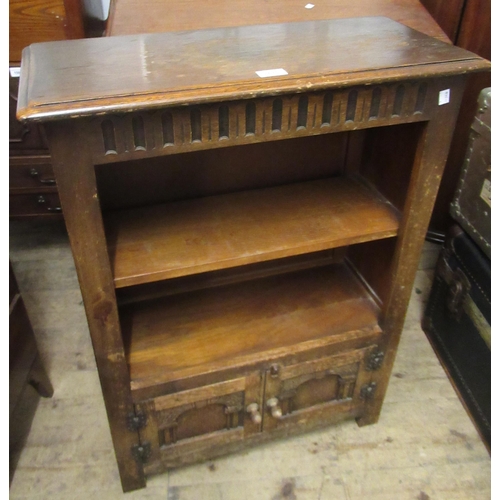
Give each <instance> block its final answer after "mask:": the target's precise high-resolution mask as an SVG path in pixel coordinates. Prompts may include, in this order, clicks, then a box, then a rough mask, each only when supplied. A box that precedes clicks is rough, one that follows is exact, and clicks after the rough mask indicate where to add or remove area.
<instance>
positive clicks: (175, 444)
mask: <svg viewBox="0 0 500 500" xmlns="http://www.w3.org/2000/svg"><path fill="white" fill-rule="evenodd" d="M262 379H263V377H262V376H261V374H260V373H258V372H256V373H252V374H250V375H248V376H245V377H241V378H237V379H233V380H229V381H226V382H220V383H217V384H212V385H208V386H205V387H199V388H196V389H192V390H187V391H181V392H177V393H175V394H168V395H166V396H161V397H158V398H156V399H153V400H150V401H148V402H146V403H142V404H140V405H137V406H136V408H137V410H138V411H139V412H141V413H144V414H146V415H147V423H146V425H145V426H144V427H143V429H141V431H140V435H141V445H143V446H146V447H147V449H148V456H147V459H146V460H145V471H146V472H147V471H148V470H150V471H151V472H153V471H154V470H155V467H160V464H162V466H163V467H165V466H167V467H168V466H170V465H171V466H174V465H179V464H180V463H181V461H182V457H183V456H189V455H192V454H203V452H204V450H207V449H209V448H213V447H216V446H223V445H224V444H229V443H231V442H234V441H241V440H243V439H244V438H245V437H247V436H249V435H251V434H254V433H256V432H260V430H261V421H262V419H261V408H260V404H261V394H262Z"/></svg>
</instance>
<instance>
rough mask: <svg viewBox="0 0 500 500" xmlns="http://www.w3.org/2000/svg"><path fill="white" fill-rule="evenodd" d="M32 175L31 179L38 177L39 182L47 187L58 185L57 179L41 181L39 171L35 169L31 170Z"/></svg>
mask: <svg viewBox="0 0 500 500" xmlns="http://www.w3.org/2000/svg"><path fill="white" fill-rule="evenodd" d="M30 175H31V177H36V179H37V180H38V182H39V183H40V184H45V185H47V184H48V185H50V186H53V185H54V184H55V183H56V180H55V179H40V177H39V174H38V170H36V169H35V168H32V169H31V170H30Z"/></svg>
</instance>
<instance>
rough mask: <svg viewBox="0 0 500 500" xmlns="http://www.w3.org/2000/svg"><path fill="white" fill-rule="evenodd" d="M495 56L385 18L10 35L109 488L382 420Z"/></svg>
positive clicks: (20, 114)
mask: <svg viewBox="0 0 500 500" xmlns="http://www.w3.org/2000/svg"><path fill="white" fill-rule="evenodd" d="M166 48H168V50H166ZM73 61H79V64H78V65H76V66H75V65H74V64H73ZM488 68H489V63H487V62H486V61H484V60H482V59H481V58H480V57H478V56H475V55H473V54H471V53H469V52H467V51H464V50H461V49H458V48H456V47H453V46H452V45H450V44H447V43H444V42H440V41H438V40H436V39H433V38H430V37H428V36H426V35H423V34H421V33H418V32H416V31H413V30H412V29H410V28H407V27H405V26H403V25H401V24H399V23H396V22H394V21H392V20H390V19H387V18H384V17H375V18H358V19H342V20H332V21H330V20H325V21H311V22H304V23H285V24H279V25H261V26H247V27H235V28H220V29H212V30H200V31H193V32H182V33H164V34H150V35H133V36H123V37H108V38H102V39H95V40H85V41H73V42H62V43H53V44H46V45H43V44H42V45H34V46H31V47H30V48H29V49H28V50H26V51H25V53H24V54H23V72H22V75H21V92H20V102H19V107H18V118H19V119H21V120H23V121H30V122H31V121H34V122H37V121H43V122H44V126H45V129H46V132H47V136H48V138H49V142H50V147H51V152H52V154H53V158H54V170H55V173H56V178H57V182H58V187H59V190H60V196H61V202H62V206H63V209H64V214H65V221H66V225H67V229H68V232H69V237H70V241H71V245H72V250H73V253H74V257H75V263H76V267H77V271H78V276H79V280H80V284H81V289H82V294H83V299H84V303H85V308H86V312H87V318H88V322H89V328H90V332H91V336H92V341H93V345H94V350H95V354H96V360H97V365H98V369H99V374H100V377H101V384H102V388H103V394H104V399H105V403H106V408H107V412H108V417H109V423H110V428H111V434H112V438H113V442H114V446H115V451H116V457H117V461H118V465H119V470H120V474H121V479H122V485H123V488H124V490H132V489H134V488H139V487H141V486H144V484H145V479H144V478H145V475H147V474H152V473H156V472H159V471H161V470H164V469H165V468H168V467H175V466H179V465H182V464H187V463H191V462H194V461H199V460H203V459H207V458H210V457H215V456H218V455H221V454H223V453H228V452H230V451H233V450H238V449H241V448H243V447H246V446H248V445H250V444H255V443H259V442H263V441H266V440H269V439H273V438H276V437H279V436H288V435H291V434H294V433H297V432H303V431H305V430H308V429H312V428H315V427H318V426H324V425H329V424H331V423H333V422H336V421H338V420H341V419H345V418H355V419H356V420H357V422H358V423H359V425H365V424H370V423H374V422H376V421H377V419H378V415H379V413H380V409H381V405H382V401H383V399H384V394H385V391H386V387H387V383H388V380H389V376H390V371H391V367H392V364H393V361H394V357H395V353H396V348H397V344H398V340H399V336H400V333H401V329H402V326H403V322H404V316H405V311H406V307H407V304H408V300H409V297H410V292H411V288H412V283H413V279H414V275H415V271H416V268H417V263H418V260H419V255H420V251H421V248H422V244H423V240H424V237H425V234H426V230H427V225H428V222H429V218H430V214H431V210H432V205H433V202H434V199H435V195H436V192H437V189H438V186H439V180H440V176H441V172H442V169H443V166H444V162H445V160H446V155H447V151H448V146H449V142H450V139H451V135H452V131H453V126H454V123H455V119H456V114H457V112H458V108H459V105H460V100H461V96H462V91H463V86H464V84H465V78H466V73H468V72H473V71H481V70H487V69H488ZM277 69H279V71H271V75H273V74H274V75H275V74H276V73H277V74H278V76H269V75H267V76H262V77H261V76H258V73H256V72H257V71H260V70H277ZM284 73H287V74H284ZM55 74H57V80H56V81H55V80H54V79H53V78H51V77H50V75H55ZM54 83H55V84H54Z"/></svg>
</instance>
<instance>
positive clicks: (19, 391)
mask: <svg viewBox="0 0 500 500" xmlns="http://www.w3.org/2000/svg"><path fill="white" fill-rule="evenodd" d="M9 302H10V305H9V481H12V478H13V477H14V472H15V469H16V465H17V461H18V459H19V454H20V453H21V450H22V448H23V446H24V443H25V441H26V438H27V436H28V433H29V430H30V428H31V423H32V421H33V417H34V415H35V411H36V408H37V405H38V401H39V399H40V396H43V397H51V396H52V394H53V392H54V391H53V389H52V385H51V383H50V380H49V378H48V376H47V373H46V372H45V368H44V367H43V364H42V361H41V359H40V354H39V353H38V348H37V345H36V340H35V335H34V333H33V328H32V326H31V322H30V319H29V317H28V313H27V311H26V307H25V305H24V301H23V298H22V296H21V294H20V292H19V288H18V286H17V281H16V277H15V276H14V272H13V270H12V266H11V265H10V263H9Z"/></svg>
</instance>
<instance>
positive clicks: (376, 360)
mask: <svg viewBox="0 0 500 500" xmlns="http://www.w3.org/2000/svg"><path fill="white" fill-rule="evenodd" d="M384 356H385V354H384V353H383V352H382V351H374V352H372V353H371V354H370V355H369V356H368V359H367V360H366V369H367V370H369V371H372V372H373V371H375V370H378V369H379V368H380V367H381V366H382V363H383V362H384Z"/></svg>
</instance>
